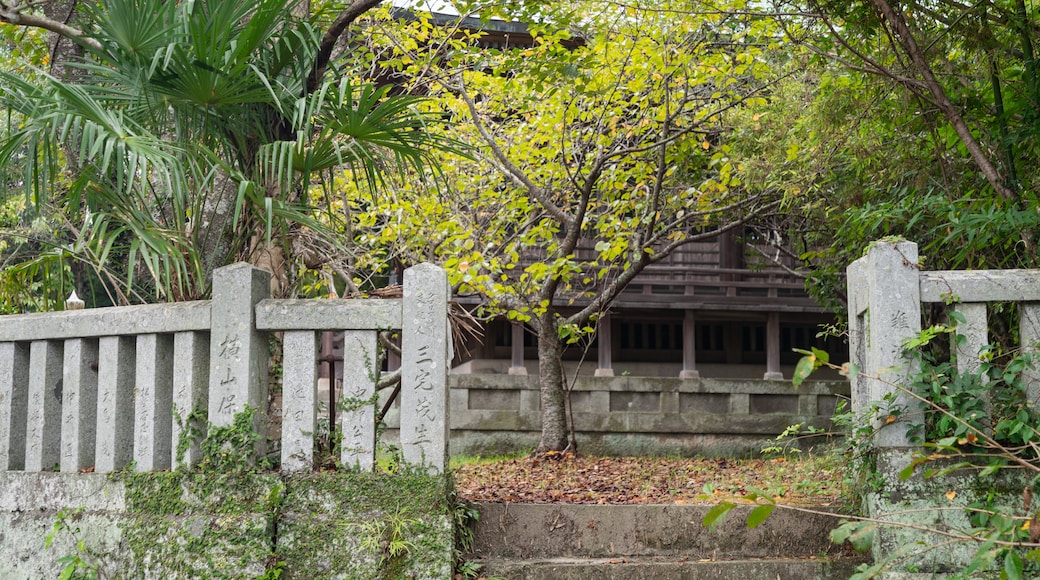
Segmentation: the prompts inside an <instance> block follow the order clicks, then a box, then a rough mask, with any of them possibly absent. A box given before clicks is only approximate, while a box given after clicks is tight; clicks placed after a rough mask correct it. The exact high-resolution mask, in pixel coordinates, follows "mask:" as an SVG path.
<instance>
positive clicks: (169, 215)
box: [0, 0, 453, 303]
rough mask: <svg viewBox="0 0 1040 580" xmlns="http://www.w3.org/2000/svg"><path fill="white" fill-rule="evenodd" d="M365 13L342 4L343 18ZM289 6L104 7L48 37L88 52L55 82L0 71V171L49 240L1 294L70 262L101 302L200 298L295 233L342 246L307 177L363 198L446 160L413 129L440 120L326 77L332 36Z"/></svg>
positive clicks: (233, 1)
mask: <svg viewBox="0 0 1040 580" xmlns="http://www.w3.org/2000/svg"><path fill="white" fill-rule="evenodd" d="M376 4H378V1H366V2H360V1H359V2H357V3H356V5H355V6H354V9H355V12H356V14H354V15H353V18H356V15H357V14H360V13H361V12H363V10H362V9H364V8H366V7H370V6H374V5H376ZM294 7H295V3H293V2H289V1H288V0H259V1H258V2H248V1H242V0H195V1H193V2H187V1H175V2H169V1H166V0H102V1H101V2H100V3H98V4H97V5H95V6H93V7H92V8H90V9H89V11H88V12H87V13H86V14H85V15H84V16H85V18H86V22H87V24H88V27H87V28H86V29H85V31H80V30H78V29H73V28H69V27H67V26H66V27H64V28H60V29H55V28H53V27H51V28H49V29H52V30H55V31H57V32H59V33H61V34H64V35H66V36H70V37H72V38H74V39H75V40H77V41H78V42H79V43H80V44H81V45H83V47H84V49H85V51H86V56H85V58H84V59H83V60H82V61H81V62H71V63H68V65H67V66H70V67H72V70H71V74H67V75H66V76H65V77H66V80H62V79H58V78H55V77H52V76H48V75H45V74H40V75H35V77H34V78H29V77H25V76H20V75H18V74H15V73H11V72H0V106H2V107H5V108H7V109H8V110H10V111H13V112H15V113H17V115H18V116H19V117H20V118H21V120H22V122H21V125H20V126H19V127H17V128H15V127H12V130H11V131H10V132H9V133H8V134H7V135H5V136H4V139H3V140H2V141H0V165H5V164H9V163H13V162H14V161H15V160H16V159H22V160H25V159H28V160H29V162H24V163H23V164H22V165H24V175H23V178H22V179H21V182H22V183H23V185H24V188H25V193H26V194H27V195H28V196H29V199H31V200H32V202H33V204H34V205H35V206H36V210H37V211H38V212H47V211H51V212H54V213H53V214H52V215H55V216H59V220H58V221H59V222H60V226H61V229H62V233H63V235H61V236H58V239H57V242H55V243H52V244H51V245H50V246H49V247H43V246H41V247H40V248H38V249H37V251H34V252H30V253H29V254H28V255H27V256H25V257H23V258H22V259H19V260H17V263H16V264H8V265H6V266H5V267H4V271H5V272H6V274H4V276H0V283H2V282H3V280H7V281H8V282H10V281H12V280H18V279H20V278H19V277H21V279H24V278H25V277H27V276H28V277H33V276H37V277H38V276H41V275H46V274H48V273H50V274H53V273H54V271H58V272H62V271H65V270H66V269H67V267H68V264H69V263H70V262H71V263H74V264H77V265H78V266H77V268H79V269H81V270H83V271H86V272H88V273H91V274H92V276H91V277H92V278H93V279H95V280H96V281H98V282H100V284H101V286H102V287H103V288H104V290H105V291H106V292H107V293H108V295H109V297H110V299H111V300H112V301H113V302H122V303H130V302H138V301H145V300H154V299H159V300H172V299H183V298H197V297H201V296H203V295H205V294H206V293H207V292H208V282H207V278H208V274H209V273H210V272H211V271H212V269H213V268H215V267H218V266H220V265H223V264H225V263H229V262H231V261H235V260H242V259H251V260H254V261H256V260H258V259H259V258H258V256H259V255H261V254H264V253H271V252H275V253H278V252H277V250H278V248H279V247H281V248H282V249H285V248H288V249H289V250H290V251H291V243H290V242H289V240H290V239H291V238H292V237H293V236H294V235H295V234H296V233H300V232H306V233H307V235H308V236H310V237H311V238H312V239H319V240H320V241H321V244H320V247H321V248H323V249H324V251H345V250H346V248H345V247H344V243H343V242H342V241H340V240H339V239H337V237H336V235H335V234H334V232H333V230H332V229H331V228H330V227H329V225H328V220H322V219H317V218H316V215H317V214H316V213H315V211H314V208H312V207H310V204H309V201H308V198H309V195H308V191H309V189H310V186H311V184H312V183H313V182H314V180H315V179H317V178H320V177H322V176H325V177H328V176H329V175H330V174H331V172H334V171H337V170H342V169H343V168H351V169H353V174H354V175H356V176H359V178H360V179H362V180H363V181H365V182H366V184H367V185H369V186H378V185H379V184H380V182H381V180H382V176H383V175H385V174H386V173H388V172H393V171H395V170H398V169H400V168H402V167H411V168H417V169H419V170H421V171H428V170H429V169H430V168H431V167H435V163H433V156H432V155H433V152H434V151H435V150H437V149H438V148H442V149H443V148H448V149H451V148H453V144H452V143H451V142H450V141H448V140H446V139H445V138H443V137H437V136H436V135H435V134H433V133H431V132H429V131H427V130H425V129H426V127H427V126H428V124H430V123H435V122H439V119H434V118H430V117H429V116H427V115H425V114H423V113H421V112H420V110H419V107H417V105H418V101H417V99H416V98H414V97H408V96H390V95H388V94H387V91H386V90H385V89H380V88H376V87H373V86H371V85H368V84H365V83H363V82H360V81H359V80H358V79H352V78H350V77H349V76H344V77H342V78H339V79H334V78H332V77H331V75H328V74H325V72H324V71H325V70H326V68H327V63H328V58H329V54H330V49H331V44H330V42H329V41H330V36H336V37H338V34H339V33H340V32H342V26H341V28H340V30H339V31H336V32H335V34H332V32H333V31H328V32H323V31H322V29H321V28H320V27H319V25H318V22H319V21H320V17H313V16H307V17H299V16H297V15H295V14H294ZM342 20H343V18H342V16H341V18H340V19H338V20H337V22H336V23H334V25H342V22H341V21H342ZM350 21H352V18H351V19H349V20H348V21H347V24H349V22H350ZM41 26H43V25H41ZM44 27H47V26H44ZM325 209H326V210H328V209H329V208H328V207H327V208H325ZM325 215H328V211H326V212H325ZM57 291H58V292H62V291H63V289H62V288H58V290H57Z"/></svg>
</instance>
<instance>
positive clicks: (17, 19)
mask: <svg viewBox="0 0 1040 580" xmlns="http://www.w3.org/2000/svg"><path fill="white" fill-rule="evenodd" d="M25 8H27V6H26V5H18V6H11V5H9V4H5V3H0V22H6V23H8V24H13V25H15V26H26V27H30V28H42V29H43V30H46V31H48V32H53V33H55V34H58V35H61V36H64V37H66V38H68V39H70V40H73V41H75V42H78V43H80V44H82V45H84V46H87V47H89V48H92V49H94V50H96V51H98V52H101V51H103V50H104V49H105V47H103V46H101V43H100V42H98V41H97V40H95V39H93V38H91V37H89V36H87V34H86V33H85V32H83V31H82V30H80V29H78V28H74V27H72V26H69V25H68V24H65V23H64V22H58V21H57V20H52V19H50V18H47V17H46V16H38V15H36V14H23V13H22V10H24V9H25Z"/></svg>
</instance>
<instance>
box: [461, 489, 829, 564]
mask: <svg viewBox="0 0 1040 580" xmlns="http://www.w3.org/2000/svg"><path fill="white" fill-rule="evenodd" d="M752 507H753V506H737V507H736V508H734V509H733V511H732V512H730V513H729V515H728V516H727V517H726V519H725V520H723V521H722V522H721V523H719V524H718V525H717V526H716V527H715V529H714V530H709V529H708V528H706V527H704V526H702V525H701V521H702V520H703V519H704V515H705V514H706V513H707V512H708V510H710V509H711V506H692V505H575V504H500V503H486V504H479V505H478V510H479V511H480V520H479V521H478V522H477V523H476V525H475V527H474V542H473V547H472V549H471V550H470V552H471V555H472V556H473V557H474V558H478V559H487V558H499V559H500V558H519V559H532V558H550V557H573V558H616V557H623V556H672V555H679V556H681V557H686V558H689V559H690V560H694V561H696V560H699V559H702V558H708V559H720V558H721V559H726V558H738V557H739V558H786V557H795V556H804V557H809V556H821V555H840V554H842V553H843V551H842V548H841V547H840V546H837V545H835V544H834V543H832V542H831V541H830V538H829V535H828V534H829V532H830V530H831V529H832V528H834V527H836V526H837V524H838V518H837V517H834V516H829V515H815V514H808V513H802V512H794V511H788V510H784V509H777V510H776V511H774V512H773V515H772V516H771V517H769V518H768V519H767V520H766V521H765V522H764V523H763V524H762V525H760V526H758V527H756V528H754V529H749V528H748V527H747V525H746V523H745V522H746V519H747V515H748V513H749V512H750V511H751V508H752Z"/></svg>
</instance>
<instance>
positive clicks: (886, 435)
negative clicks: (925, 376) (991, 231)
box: [848, 241, 1040, 448]
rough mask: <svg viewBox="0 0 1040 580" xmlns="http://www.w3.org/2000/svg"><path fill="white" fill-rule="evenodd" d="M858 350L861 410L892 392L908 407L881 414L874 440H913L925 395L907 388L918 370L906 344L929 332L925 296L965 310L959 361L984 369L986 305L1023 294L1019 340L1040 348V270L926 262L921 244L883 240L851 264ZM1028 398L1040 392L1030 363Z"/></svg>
mask: <svg viewBox="0 0 1040 580" xmlns="http://www.w3.org/2000/svg"><path fill="white" fill-rule="evenodd" d="M848 289H849V292H848V295H849V342H850V345H849V347H850V349H849V350H850V353H849V354H850V357H851V360H852V362H853V363H855V364H856V365H857V366H858V367H859V373H858V374H856V375H855V376H853V379H852V407H853V410H854V411H856V410H865V409H867V408H869V406H870V405H871V404H872V402H876V401H881V400H883V399H885V398H886V396H887V397H889V398H891V399H892V400H893V401H894V403H895V405H897V406H899V407H901V408H903V409H906V412H904V413H903V414H902V415H901V416H900V417H899V418H898V419H897V420H895V421H887V420H886V422H885V423H884V424H882V422H881V421H880V420H879V421H878V422H877V424H876V425H875V427H876V428H877V429H878V432H877V434H876V435H875V438H874V444H875V446H877V447H880V448H905V447H909V446H911V442H910V440H909V434H912V432H910V433H908V431H909V430H908V427H909V423H910V422H911V421H916V422H919V421H920V418H919V413H915V411H920V410H921V405H920V403H919V402H917V401H915V400H913V399H912V398H911V397H909V396H908V395H907V394H906V393H904V392H902V391H900V390H899V389H898V388H897V387H896V385H899V384H906V381H907V379H908V377H910V376H911V375H912V374H913V373H914V370H915V369H914V367H913V364H912V363H911V362H910V361H908V360H907V359H906V358H905V357H904V356H903V348H904V347H903V345H904V344H905V343H906V341H907V340H909V339H911V338H914V337H917V336H918V335H919V334H920V333H921V330H922V329H921V304H922V303H947V304H950V308H952V309H953V310H954V311H956V312H958V313H960V314H961V316H962V317H963V319H964V322H962V323H959V324H958V325H957V335H958V336H959V338H958V339H957V340H954V341H953V345H952V348H953V350H954V353H955V355H956V360H957V368H958V370H959V371H961V372H971V371H973V370H977V369H978V368H979V365H980V364H981V361H980V350H981V349H982V347H983V346H985V345H986V344H988V343H989V337H988V326H987V319H986V305H987V303H990V302H1016V303H1017V304H1018V313H1019V337H1018V339H1019V345H1021V348H1022V351H1023V353H1026V352H1030V351H1034V352H1035V351H1036V350H1037V348H1036V345H1037V344H1038V341H1040V270H963V271H960V270H959V271H934V272H924V271H921V270H920V264H919V262H918V255H917V244H915V243H913V242H908V241H898V242H884V241H881V242H877V243H875V244H874V245H873V246H872V247H871V248H870V249H869V250H868V251H867V253H866V255H864V256H863V257H862V258H860V259H859V260H856V261H855V262H853V263H852V264H851V265H850V266H849V267H848ZM1027 374H1028V376H1027V377H1026V378H1027V381H1026V382H1027V385H1028V392H1027V399H1028V400H1030V401H1037V399H1038V397H1040V375H1038V374H1037V372H1036V370H1031V371H1027Z"/></svg>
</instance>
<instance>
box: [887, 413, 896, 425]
mask: <svg viewBox="0 0 1040 580" xmlns="http://www.w3.org/2000/svg"><path fill="white" fill-rule="evenodd" d="M895 422H896V416H895V415H889V416H888V417H885V425H891V424H892V423H895Z"/></svg>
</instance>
